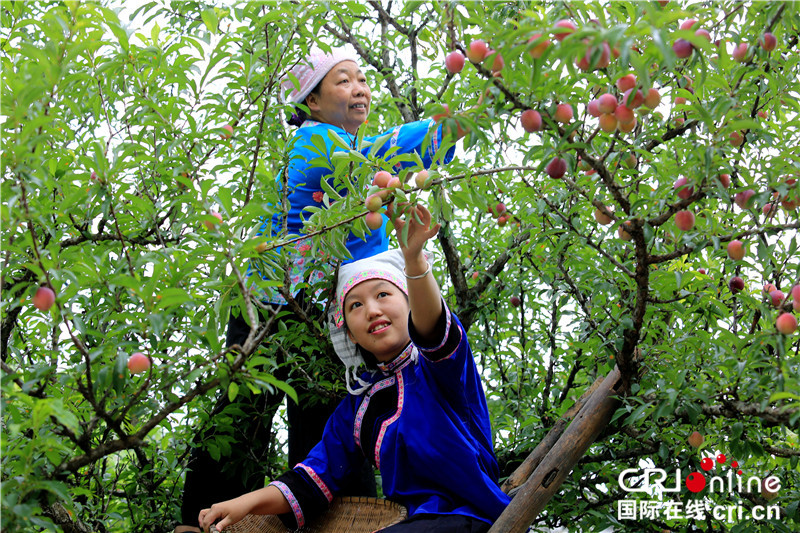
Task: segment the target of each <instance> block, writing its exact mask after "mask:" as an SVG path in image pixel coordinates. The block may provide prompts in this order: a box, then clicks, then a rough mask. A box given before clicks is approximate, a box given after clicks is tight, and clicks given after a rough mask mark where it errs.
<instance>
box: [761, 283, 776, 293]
mask: <svg viewBox="0 0 800 533" xmlns="http://www.w3.org/2000/svg"><path fill="white" fill-rule="evenodd" d="M777 290H778V287H776V286H775V285H773V284H772V283H765V284H764V292H765V293H767V294H769V293H771V292H772V291H777Z"/></svg>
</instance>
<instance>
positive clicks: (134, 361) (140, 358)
mask: <svg viewBox="0 0 800 533" xmlns="http://www.w3.org/2000/svg"><path fill="white" fill-rule="evenodd" d="M148 368H150V358H149V357H147V356H146V355H145V354H143V353H142V352H136V353H134V354H132V355H131V356H130V357H129V358H128V370H130V371H131V374H140V373H142V372H144V371H146V370H147V369H148Z"/></svg>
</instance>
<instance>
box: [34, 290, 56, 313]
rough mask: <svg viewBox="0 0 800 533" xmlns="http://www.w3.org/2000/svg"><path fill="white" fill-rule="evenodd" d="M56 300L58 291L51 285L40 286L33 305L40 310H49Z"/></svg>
mask: <svg viewBox="0 0 800 533" xmlns="http://www.w3.org/2000/svg"><path fill="white" fill-rule="evenodd" d="M55 302H56V293H55V292H53V289H51V288H50V287H44V286H42V287H39V288H38V289H36V293H35V294H34V295H33V306H34V307H35V308H36V309H38V310H39V311H49V310H50V308H51V307H53V304H54V303H55Z"/></svg>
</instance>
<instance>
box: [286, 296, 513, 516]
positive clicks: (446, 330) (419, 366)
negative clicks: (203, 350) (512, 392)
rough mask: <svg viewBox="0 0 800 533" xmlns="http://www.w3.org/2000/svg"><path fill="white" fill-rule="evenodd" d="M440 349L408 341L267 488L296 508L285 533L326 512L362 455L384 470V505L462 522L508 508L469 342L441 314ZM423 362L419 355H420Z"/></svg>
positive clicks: (449, 316) (445, 314)
mask: <svg viewBox="0 0 800 533" xmlns="http://www.w3.org/2000/svg"><path fill="white" fill-rule="evenodd" d="M438 331H439V332H441V335H440V337H439V338H441V339H442V340H441V342H440V343H438V344H437V345H436V346H423V345H420V344H418V343H417V342H416V338H417V335H416V332H415V330H414V327H413V324H411V322H410V320H409V333H410V334H411V339H412V342H411V344H409V345H408V347H407V348H406V349H405V350H404V351H403V353H401V354H400V355H399V356H397V357H396V358H395V359H394V360H392V361H391V362H390V363H387V364H383V365H380V372H379V373H377V374H376V375H374V376H372V377H371V380H372V381H373V384H372V386H371V387H370V388H369V389H368V390H367V391H366V392H365V393H364V394H361V395H359V396H354V395H349V396H348V397H347V398H345V400H343V401H342V403H341V404H340V405H339V406H338V408H337V409H336V411H335V412H334V414H333V415H332V416H331V418H330V420H329V421H328V424H327V426H326V428H325V432H324V434H323V437H322V440H321V441H320V443H319V444H317V446H316V447H314V448H313V449H312V450H311V452H310V453H309V456H308V457H307V458H306V459H305V460H304V461H303V462H302V463H300V464H298V465H297V466H296V467H295V468H294V469H293V470H291V471H289V472H287V473H286V474H284V475H282V476H281V477H279V478H278V479H277V480H275V481H273V482H272V485H275V486H276V487H278V488H279V489H280V490H281V492H282V493H283V494H284V496H285V497H286V499H287V501H288V502H289V504H290V505H291V507H292V510H293V512H292V513H291V514H286V515H282V516H281V519H282V520H283V522H284V524H286V526H287V527H290V528H295V527H301V526H302V525H303V524H305V523H306V522H307V521H308V520H309V519H310V518H311V517H314V516H316V515H318V514H320V513H321V512H323V511H324V510H325V509H327V506H328V504H329V503H330V501H331V499H332V498H333V496H334V495H335V494H336V493H337V491H338V490H339V488H340V487H341V486H342V483H343V482H344V481H345V480H346V478H347V477H348V476H349V475H350V474H351V473H352V472H353V471H354V469H357V468H359V467H360V465H361V464H362V463H363V458H364V457H365V456H366V457H367V459H369V461H370V462H372V464H373V465H374V466H375V467H376V468H378V469H379V470H380V474H381V480H382V484H383V492H384V494H385V496H386V498H388V499H390V500H392V501H396V502H398V503H400V504H402V505H404V506H406V507H407V508H408V511H409V515H410V516H413V515H414V514H417V513H432V514H461V515H467V516H472V517H475V518H478V519H481V520H483V521H486V522H489V523H492V522H494V520H496V519H497V517H498V516H499V515H500V513H501V512H502V511H503V509H504V508H505V507H506V505H507V504H508V502H509V497H508V495H506V494H505V493H503V492H502V491H501V490H500V487H499V486H498V482H497V480H498V475H499V468H498V465H497V460H496V458H495V455H494V450H493V446H492V430H491V425H490V422H489V412H488V408H487V405H486V397H485V395H484V392H483V386H482V384H481V379H480V375H479V374H478V369H477V367H476V365H475V361H474V360H473V357H472V351H471V349H470V346H469V342H468V340H467V335H466V333H465V332H464V329H463V327H462V325H461V323H460V322H459V320H458V318H457V317H456V316H455V315H454V314H453V313H451V312H450V310H449V309H447V308H446V307H445V309H444V312H443V313H442V318H441V319H440V324H439V325H438ZM418 354H419V355H418Z"/></svg>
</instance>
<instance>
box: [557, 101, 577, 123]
mask: <svg viewBox="0 0 800 533" xmlns="http://www.w3.org/2000/svg"><path fill="white" fill-rule="evenodd" d="M572 116H573V113H572V106H571V105H569V104H558V105H557V106H556V112H555V113H553V118H554V119H556V120H557V121H558V122H561V123H562V124H566V123H568V122H569V121H570V120H572Z"/></svg>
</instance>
